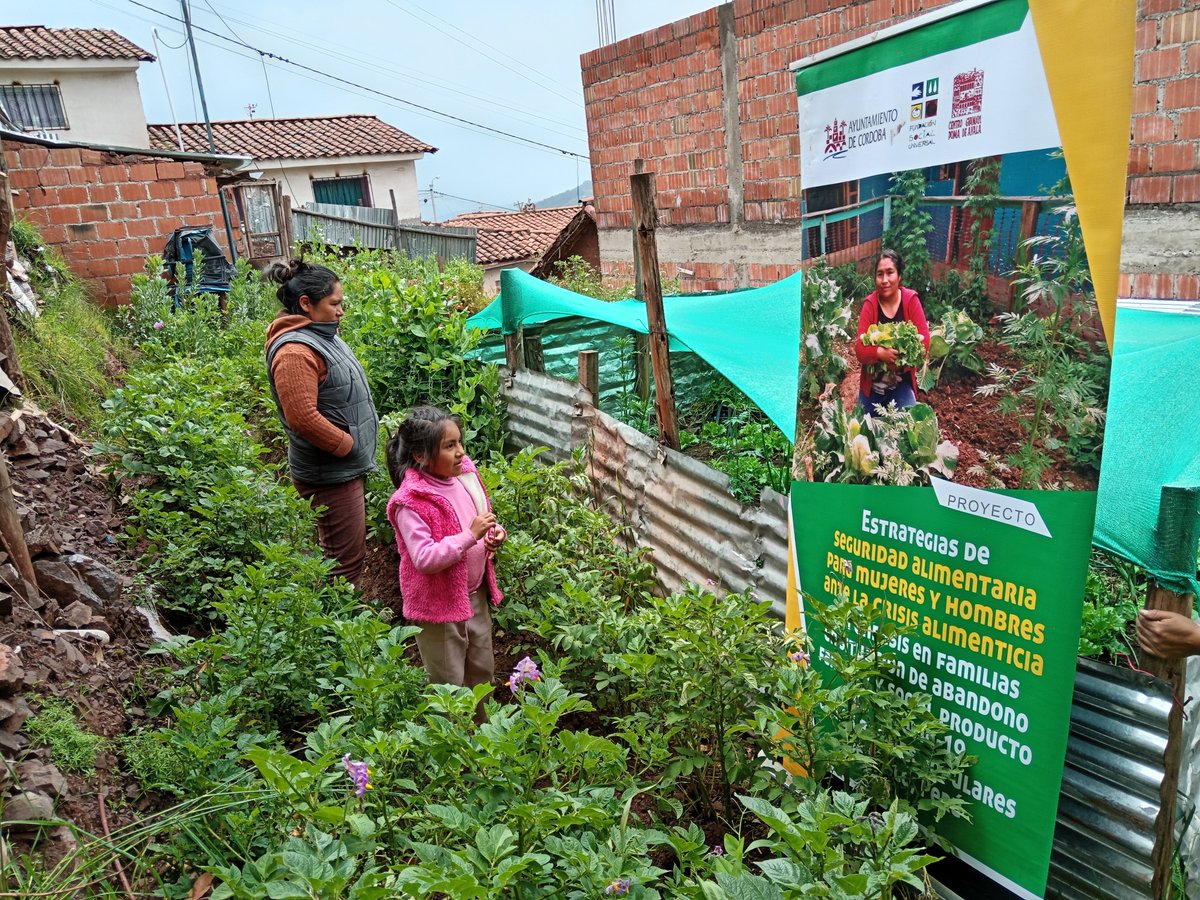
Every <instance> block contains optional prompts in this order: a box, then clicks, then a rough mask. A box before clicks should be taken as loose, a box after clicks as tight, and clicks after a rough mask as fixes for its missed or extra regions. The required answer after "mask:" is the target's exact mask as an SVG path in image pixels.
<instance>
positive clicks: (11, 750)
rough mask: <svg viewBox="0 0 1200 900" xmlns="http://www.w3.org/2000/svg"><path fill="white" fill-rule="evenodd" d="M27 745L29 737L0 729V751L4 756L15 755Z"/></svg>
mask: <svg viewBox="0 0 1200 900" xmlns="http://www.w3.org/2000/svg"><path fill="white" fill-rule="evenodd" d="M28 746H29V738H27V737H25V735H23V734H14V733H13V732H11V731H0V752H2V753H3V754H4V755H5V756H16V755H17V754H18V753H20V752H21V751H22V750H24V749H25V748H26V747H28Z"/></svg>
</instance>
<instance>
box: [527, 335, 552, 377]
mask: <svg viewBox="0 0 1200 900" xmlns="http://www.w3.org/2000/svg"><path fill="white" fill-rule="evenodd" d="M522 343H523V344H524V346H525V368H527V369H528V370H529V371H530V372H545V371H546V359H545V356H544V355H543V353H542V333H541V332H540V331H538V330H536V329H534V330H533V331H526V332H525V334H524V339H523V340H522Z"/></svg>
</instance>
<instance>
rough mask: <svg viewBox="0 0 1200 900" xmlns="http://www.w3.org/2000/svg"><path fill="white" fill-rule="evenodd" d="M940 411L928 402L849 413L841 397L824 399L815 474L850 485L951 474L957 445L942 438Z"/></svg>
mask: <svg viewBox="0 0 1200 900" xmlns="http://www.w3.org/2000/svg"><path fill="white" fill-rule="evenodd" d="M938 437H939V434H938V426H937V415H936V414H935V413H934V411H933V408H932V407H930V406H927V405H926V404H924V403H918V404H917V405H916V406H912V407H909V408H908V409H894V408H891V409H888V410H887V411H885V412H883V413H882V414H880V415H876V416H868V415H866V414H864V413H863V412H862V411H861V410H855V411H854V412H853V413H847V412H846V409H845V407H844V406H842V403H841V400H840V399H839V400H833V401H830V402H828V403H825V404H822V406H821V416H820V418H819V420H818V422H817V434H816V440H815V442H814V448H815V449H814V453H813V478H814V479H815V480H817V481H838V482H848V483H851V484H896V485H905V484H928V483H929V479H930V478H932V477H934V476H938V477H941V478H946V479H950V478H952V477H953V474H954V468H955V466H956V465H957V464H958V448H957V447H956V446H954V444H953V443H951V442H950V441H942V442H941V443H939V442H938Z"/></svg>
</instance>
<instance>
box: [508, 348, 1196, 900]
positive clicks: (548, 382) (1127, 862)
mask: <svg viewBox="0 0 1200 900" xmlns="http://www.w3.org/2000/svg"><path fill="white" fill-rule="evenodd" d="M506 396H507V400H508V415H509V421H508V427H509V435H510V440H511V441H512V443H513V444H514V445H515V446H516V447H545V448H547V450H548V455H549V456H550V457H551V458H553V459H555V460H561V459H566V458H568V457H569V456H570V455H571V453H572V451H574V450H575V449H577V448H579V447H587V448H589V450H590V459H591V475H592V480H593V483H594V484H595V486H596V489H597V492H598V496H599V497H600V499H601V502H602V503H603V504H604V505H605V506H606V507H607V508H608V510H609V511H610V512H611V514H612V515H613V516H614V517H615V518H616V519H618V520H619V521H621V522H624V523H627V524H628V525H630V527H631V529H632V533H633V539H634V540H635V541H636V542H637V543H638V544H640V545H643V546H648V547H650V548H652V549H653V551H654V561H655V563H656V564H657V566H658V569H659V577H660V581H661V583H662V586H663V587H664V588H665V589H667V590H675V589H677V588H678V587H679V586H680V585H681V584H682V583H683V581H685V580H690V581H692V582H696V583H704V582H705V581H707V580H709V579H712V580H713V581H715V582H717V583H719V584H721V585H723V586H724V587H726V588H728V589H730V590H742V589H744V588H746V587H754V588H755V589H756V590H758V592H759V594H760V595H761V596H763V597H770V599H771V600H772V603H773V608H774V610H775V612H776V614H777V615H778V616H779V617H780V618H782V617H783V614H784V609H785V606H784V604H785V595H786V588H787V530H788V525H787V501H786V499H785V498H784V497H782V496H781V495H779V494H776V493H775V492H773V491H769V490H767V491H764V492H763V496H762V498H761V502H760V503H759V505H757V506H746V505H745V504H742V503H740V502H739V501H738V500H736V499H735V498H734V497H733V496H732V495H731V494H730V493H729V490H728V487H729V480H728V477H727V476H726V475H724V474H723V473H721V472H718V471H716V470H715V469H711V468H709V467H708V466H706V465H704V464H703V463H700V462H697V461H696V460H693V459H691V458H689V457H687V456H684V455H683V454H681V453H676V452H675V451H673V450H669V449H667V448H665V447H663V446H661V445H659V444H658V443H657V442H656V441H654V440H653V439H652V438H649V437H647V436H646V435H644V434H641V433H640V432H638V431H636V430H634V429H632V428H630V427H628V426H627V425H624V424H622V423H621V422H618V421H617V420H616V419H613V418H611V417H610V416H608V415H606V414H604V413H603V412H600V411H599V410H598V409H596V407H595V406H594V405H593V400H592V395H591V392H589V391H587V390H585V389H584V388H582V387H580V385H579V384H578V383H577V382H575V381H567V380H564V379H561V378H554V377H551V376H548V375H544V374H541V373H536V372H529V371H524V370H523V371H519V372H517V373H515V375H510V377H509V379H508V381H507V388H506ZM1198 663H1200V661H1198V660H1193V661H1192V666H1191V668H1190V675H1189V677H1190V680H1189V688H1188V693H1187V694H1185V696H1195V697H1200V664H1198ZM1171 702H1172V701H1171V698H1170V693H1169V688H1168V686H1167V684H1166V683H1165V682H1162V681H1159V680H1157V679H1154V678H1150V677H1148V676H1144V675H1140V674H1138V673H1136V672H1133V671H1131V670H1129V669H1122V668H1116V667H1113V666H1108V665H1104V664H1103V663H1098V662H1094V661H1092V660H1088V659H1080V660H1079V667H1078V670H1077V673H1076V681H1075V698H1074V703H1073V706H1072V709H1071V725H1070V738H1069V741H1068V745H1067V759H1066V769H1065V772H1064V776H1063V787H1062V795H1061V798H1060V801H1059V810H1058V819H1057V827H1056V830H1055V836H1054V852H1053V857H1052V859H1051V865H1050V883H1049V887H1048V890H1047V896H1048V897H1057V898H1062V900H1146V898H1151V897H1152V893H1151V889H1150V879H1151V874H1152V865H1151V853H1152V851H1153V848H1154V820H1155V817H1156V816H1157V814H1158V808H1159V786H1160V784H1161V782H1162V780H1163V750H1164V748H1165V746H1166V740H1167V737H1166V736H1167V714H1168V712H1169V711H1170V708H1171ZM1188 712H1190V713H1191V716H1190V719H1189V722H1188V723H1185V742H1186V745H1185V748H1184V755H1183V760H1184V762H1183V771H1182V772H1181V777H1180V798H1179V804H1178V806H1179V812H1180V820H1179V821H1180V824H1181V829H1180V830H1181V831H1183V839H1182V842H1181V846H1182V849H1183V851H1184V854H1185V859H1188V860H1189V867H1190V868H1193V869H1196V871H1195V872H1194V873H1193V876H1194V877H1195V878H1196V879H1197V880H1196V882H1195V883H1196V884H1197V885H1198V886H1200V861H1197V860H1195V854H1196V853H1197V852H1200V825H1197V823H1196V816H1195V810H1196V807H1197V795H1198V794H1200V725H1198V724H1196V720H1197V718H1198V717H1197V716H1196V714H1195V710H1194V708H1193V707H1192V706H1189V708H1188ZM1182 826H1186V830H1185V829H1184V827H1182ZM1189 880H1190V879H1189ZM1196 890H1200V887H1197V888H1196ZM1189 897H1191V898H1193V900H1200V893H1189Z"/></svg>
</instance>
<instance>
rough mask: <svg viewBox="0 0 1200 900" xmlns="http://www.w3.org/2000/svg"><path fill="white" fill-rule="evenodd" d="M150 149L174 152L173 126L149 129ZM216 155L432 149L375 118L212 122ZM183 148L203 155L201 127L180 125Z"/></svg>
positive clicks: (205, 144) (276, 155) (265, 156)
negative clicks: (155, 148)
mask: <svg viewBox="0 0 1200 900" xmlns="http://www.w3.org/2000/svg"><path fill="white" fill-rule="evenodd" d="M146 127H147V128H148V129H149V132H150V146H151V147H158V148H159V149H163V150H174V149H177V148H178V146H179V145H178V144H177V142H176V140H175V126H174V125H148V126H146ZM212 128H213V143H215V144H216V145H217V152H218V153H228V154H231V155H235V156H249V157H252V158H254V159H324V158H327V157H331V156H382V155H384V154H390V153H436V152H437V147H431V146H430V145H429V144H426V143H425V142H424V141H419V140H417V139H416V138H415V137H413V136H412V135H411V134H406V133H405V132H403V131H401V130H400V129H399V128H395V127H393V126H391V125H389V124H387V122H384V121H382V120H380V119H379V118H378V117H376V116H313V117H309V118H298V119H242V120H238V121H225V122H213V123H212ZM179 130H180V131H181V132H182V133H183V149H184V150H188V151H190V152H193V153H208V152H209V149H208V135H207V133H206V131H205V128H204V123H203V122H180V123H179Z"/></svg>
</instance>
